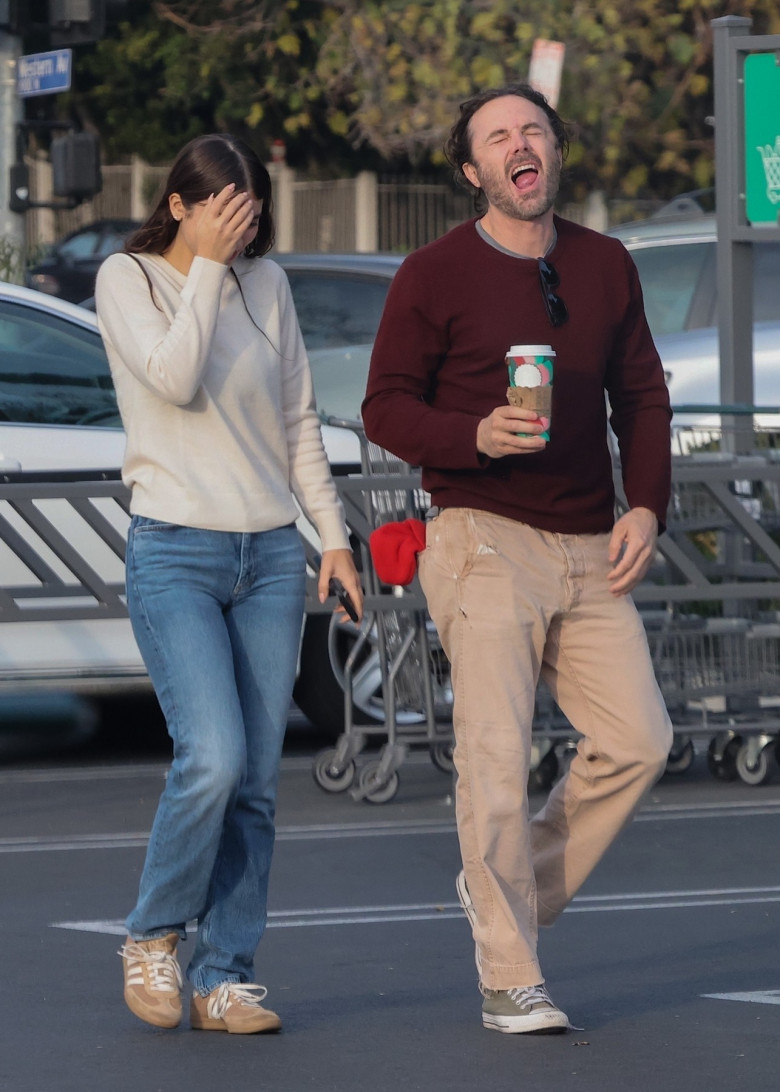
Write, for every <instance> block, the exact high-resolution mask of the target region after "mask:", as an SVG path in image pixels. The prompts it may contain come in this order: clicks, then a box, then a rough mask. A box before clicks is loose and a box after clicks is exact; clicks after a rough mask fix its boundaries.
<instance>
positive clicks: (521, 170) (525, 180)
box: [509, 163, 539, 191]
mask: <svg viewBox="0 0 780 1092" xmlns="http://www.w3.org/2000/svg"><path fill="white" fill-rule="evenodd" d="M538 175H539V168H538V166H537V165H536V164H535V163H520V164H518V166H516V167H513V168H512V173H511V174H510V176H509V177H510V179H511V180H512V185H513V186H514V187H515V189H518V190H521V191H522V190H528V189H531V187H532V186H533V185H534V183H535V182H536V179H537V177H538Z"/></svg>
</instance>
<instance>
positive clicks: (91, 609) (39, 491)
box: [0, 451, 780, 622]
mask: <svg viewBox="0 0 780 1092" xmlns="http://www.w3.org/2000/svg"><path fill="white" fill-rule="evenodd" d="M774 454H775V453H774V452H771V451H770V452H765V453H757V454H754V455H750V456H740V455H730V454H728V453H724V452H717V451H713V452H700V453H696V454H690V455H685V456H676V457H675V458H673V460H672V464H673V465H672V480H673V490H672V503H671V505H670V508H669V515H668V527H667V533H666V534H665V535H663V536H662V537H661V538H660V539H659V543H658V551H659V560H658V563H657V564H656V565H655V566H654V567H653V569H652V570H651V572H650V574H649V575H648V577H647V579H646V580H645V581H644V582H643V583H642V584H641V585H640V586H639V587H638V588H637V589H636V591H635V592H634V598H635V600H636V601H637V602H638V603H640V604H658V605H661V604H664V605H667V606H679V605H681V604H684V603H690V602H715V601H723V602H730V603H734V602H735V601H738V600H746V601H756V600H761V601H767V600H778V601H779V602H780V546H779V545H778V543H777V541H776V540H775V537H773V536H776V537H777V538H778V539H780V460H777V459H775V458H774ZM336 484H337V487H338V490H339V493H340V495H341V498H342V501H343V503H344V507H345V510H346V515H347V523H348V525H349V527H350V531H351V534H352V538H353V543H354V545H355V546H356V548H358V547H361V548H362V549H361V550H360V552H361V554H362V555H363V557H364V558H365V557H367V556H368V552H367V543H368V536H369V535H370V533H371V531H372V530H373V523H372V520H371V517H370V515H369V514H367V507H366V496H367V494H368V493H371V492H375V491H385V492H386V491H387V490H388V489H396V490H397V489H398V488H399V487H400V488H403V489H408V490H410V491H412V492H419V491H420V490H421V483H420V474H419V472H418V471H415V470H411V471H410V472H409V474H408V477H406V478H403V479H399V477H398V475H397V474H389V475H382V474H372V475H371V476H370V477H366V476H364V475H361V474H356V475H350V476H348V477H339V478H337V479H336ZM615 489H616V494H617V498H618V508H619V509H620V508H625V507H627V502H626V498H625V494H624V492H623V487H622V482H621V480H620V473H619V469H618V468H616V471H615ZM128 523H129V494H128V491H127V490H126V488H125V487H124V485H123V484H122V482H121V480H120V478H119V474H118V472H117V471H92V472H87V473H82V474H79V475H78V476H76V475H74V474H73V473H70V472H68V473H65V472H62V473H42V472H35V473H13V474H8V473H6V474H3V475H1V476H0V549H1V550H2V553H0V622H21V621H29V620H36V621H62V620H74V619H90V618H95V617H99V618H118V617H123V616H125V615H126V613H127V611H126V607H125V603H124V582H123V580H122V579H121V578H118V577H116V576H115V577H113V578H108V577H106V575H105V568H106V567H105V565H101V564H99V563H98V561H97V560H96V557H95V556H93V555H96V554H99V553H100V554H105V551H106V550H107V551H108V553H109V555H110V556H112V557H113V559H114V568H116V566H117V564H120V565H121V564H123V562H124V551H125V534H126V527H127V524H128ZM123 525H124V531H123V529H122V528H123ZM302 538H303V543H304V549H305V552H306V557H307V561H308V563H309V566H310V570H311V571H312V572H316V560H317V547H316V545H315V544H314V543H313V542H311V541H309V540H308V539H307V538H305V536H302ZM10 560H13V562H14V564H15V566H16V569H17V571H19V568H20V567H21V570H23V572H24V574H26V577H23V578H21V579H17V580H15V581H9V579H8V577H7V570H8V567H9V561H10ZM364 564H365V561H364ZM390 591H391V590H390V589H388V594H384V592H382V593H381V594H371V592H370V591H369V595H368V598H367V601H366V609H367V610H369V611H375V610H379V611H384V610H420V609H425V601H424V597H423V595H422V591H421V590H420V588H419V585H418V584H417V582H416V581H415V582H414V583H413V584H412V585H410V586H409V587H408V588H404V589H392V594H390ZM331 606H332V604H328V605H323V604H320V603H319V601H318V599H317V596H316V578H315V577H314V576H310V578H309V588H308V596H307V603H306V609H307V612H309V613H323V612H326V611H329V610H330V609H331Z"/></svg>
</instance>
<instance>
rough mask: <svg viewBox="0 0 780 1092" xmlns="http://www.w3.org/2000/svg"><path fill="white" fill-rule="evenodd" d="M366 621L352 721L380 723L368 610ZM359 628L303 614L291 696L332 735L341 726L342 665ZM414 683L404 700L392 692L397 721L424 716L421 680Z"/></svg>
mask: <svg viewBox="0 0 780 1092" xmlns="http://www.w3.org/2000/svg"><path fill="white" fill-rule="evenodd" d="M365 624H367V625H368V626H369V629H368V630H367V633H366V639H365V641H364V643H363V644H362V646H361V648H360V651H359V653H358V657H357V660H356V663H355V665H354V668H353V672H352V723H353V724H368V725H381V724H383V723H384V721H385V706H384V692H383V686H382V682H383V680H382V669H381V663H380V659H379V648H378V641H377V633H376V625H375V624H372V619H371V617H370V616H369V617H368V621H367V623H366V622H364V625H365ZM360 632H361V630H360V626H356V625H354V623H352V622H339V621H337V620H336V618H335V617H334V616H333V615H324V614H311V615H309V616H308V618H307V619H306V628H305V630H304V634H303V642H302V645H301V669H300V672H299V674H298V679H297V681H296V683H295V690H294V691H293V698H294V699H295V703H296V705H297V706H298V708H299V709H300V710H301V712H302V713H303V714H304V716H306V717H308V719H309V720H310V721H311V722H312V724H313V725H314V726H315V727H317V728H320V729H322V730H323V731H325V732H328V733H331V734H332V735H334V736H337V735H339V734H340V733H341V732H343V731H344V727H345V724H344V713H345V707H344V669H345V666H346V663H347V659H348V657H349V655H350V653H351V652H352V649H353V648H354V646H355V643H356V641H357V640H358V636H359V634H360ZM412 689H414V688H412ZM416 689H417V693H416V694H415V693H412V694H410V695H409V696H408V698H407V700H403V699H399V698H398V696H397V697H396V702H397V705H396V723H397V725H398V726H399V727H403V725H409V724H419V723H421V722H422V721H423V720H424V719H425V713H424V707H423V694H422V686H421V685H419V686H418V687H417V688H416Z"/></svg>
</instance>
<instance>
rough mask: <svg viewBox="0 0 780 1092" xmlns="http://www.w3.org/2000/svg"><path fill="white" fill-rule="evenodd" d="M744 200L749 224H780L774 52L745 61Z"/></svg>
mask: <svg viewBox="0 0 780 1092" xmlns="http://www.w3.org/2000/svg"><path fill="white" fill-rule="evenodd" d="M744 78H745V187H746V188H745V198H746V215H747V219H748V222H749V223H751V224H773V225H775V226H777V225H778V223H780V221H779V220H778V217H779V216H780V64H778V55H777V54H776V53H751V54H749V56H747V57H746V58H745V71H744Z"/></svg>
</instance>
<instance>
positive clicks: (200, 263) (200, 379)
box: [96, 134, 362, 1033]
mask: <svg viewBox="0 0 780 1092" xmlns="http://www.w3.org/2000/svg"><path fill="white" fill-rule="evenodd" d="M272 242H273V224H272V218H271V181H270V177H269V175H268V172H267V171H266V169H265V167H264V166H263V165H262V164H261V163H260V161H259V160H258V158H257V157H256V155H255V154H254V152H252V150H251V149H250V148H248V147H247V146H246V145H245V144H243V143H242V142H241V141H239V140H236V139H235V138H233V137H230V136H226V135H222V134H219V135H212V136H205V137H199V138H197V139H196V140H193V141H191V142H190V143H189V144H187V145H186V147H185V148H183V150H182V151H181V152H180V154H179V156H178V158H177V159H176V162H175V163H174V165H173V167H172V169H171V172H170V175H169V177H168V180H167V182H166V185H165V189H164V193H163V196H162V197H161V199H160V201H159V203H158V205H157V207H156V208H155V210H154V212H153V213H152V214H151V216H150V217H149V219H148V220H147V221H146V223H145V224H143V225H142V227H140V228H139V229H138V231H136V232H135V234H134V235H132V236H131V237H130V239H129V240H128V242H127V246H126V251H125V253H123V254H115V255H112V256H111V257H110V258H108V259H107V260H106V261H105V263H104V264H103V266H102V267H101V269H100V273H99V276H98V281H97V289H96V299H97V312H98V318H99V321H100V328H101V332H102V334H103V338H104V341H105V344H106V350H107V352H108V357H109V361H110V364H111V371H112V375H113V377H114V382H115V385H116V391H117V398H118V401H119V407H120V411H121V414H122V420H123V422H124V425H125V429H126V431H127V448H126V453H125V461H124V467H123V477H124V480H125V482H126V483H127V484H128V485H129V486H130V487H131V489H132V504H131V512H132V521H131V524H130V531H129V537H128V543H127V566H126V568H127V601H128V609H129V612H130V618H131V621H132V624H133V631H134V633H135V636H136V640H137V641H138V646H139V648H140V650H141V653H142V655H143V657H144V661H145V663H146V666H147V669H148V671H149V675H150V678H151V680H152V683H153V685H154V688H155V691H156V693H157V697H158V699H159V702H160V706H161V708H162V710H163V712H164V714H165V718H166V722H167V727H168V731H169V733H170V736H171V738H172V740H173V764H172V767H171V770H170V774H169V776H168V779H167V783H166V787H165V790H164V792H163V794H162V797H161V799H160V804H159V807H158V811H157V816H156V818H155V821H154V826H153V829H152V834H151V838H150V841H149V848H148V851H147V856H146V863H145V866H144V870H143V874H142V877H141V884H140V892H139V897H138V902H137V905H136V907H135V909H134V910H133V911H132V912H131V914H130V915H129V917H128V919H127V930H128V933H129V936H128V938H127V940H126V942H125V944H124V946H123V948H122V949H121V951H120V955H122V957H123V960H124V969H125V1000H126V1002H127V1004H128V1006H129V1007H130V1009H131V1010H132V1011H133V1012H134V1013H135V1014H136V1016H139V1017H140V1018H141V1019H142V1020H145V1021H147V1022H148V1023H151V1024H155V1025H157V1026H158V1027H176V1026H177V1025H178V1023H179V1022H180V1020H181V1011H182V1005H181V986H182V976H181V971H180V969H179V965H178V963H177V960H176V946H177V943H178V941H179V940H184V939H185V938H186V930H185V924H186V922H188V921H192V920H194V921H196V922H197V934H196V937H195V944H194V951H193V953H192V957H191V959H190V962H189V966H188V968H187V977H188V979H189V981H190V982H191V983H192V986H193V996H192V1001H191V1006H190V1022H191V1025H192V1027H194V1028H202V1029H207V1030H222V1031H229V1032H241V1033H251V1032H260V1031H274V1030H277V1029H278V1028H279V1027H280V1026H281V1022H280V1020H279V1017H278V1016H277V1015H276V1014H275V1013H273V1012H270V1011H269V1010H267V1009H265V1008H263V1007H262V1005H261V1001H262V1000H263V998H264V997H265V994H266V990H265V988H264V987H263V986H259V985H257V984H256V983H254V982H253V981H252V979H253V960H254V954H255V950H256V948H257V945H258V943H259V941H260V938H261V936H262V933H263V929H264V927H265V922H266V896H267V887H268V872H269V868H270V864H271V854H272V849H273V841H274V809H275V798H276V787H277V780H278V771H279V759H280V754H281V747H282V738H283V735H284V729H285V724H286V720H287V714H288V711H289V706H290V697H291V693H292V687H293V681H294V676H295V669H296V662H297V654H298V643H299V638H300V632H301V624H302V619H303V609H304V586H305V563H304V555H303V550H302V547H301V542H300V538H299V536H298V532H297V530H296V528H295V520H296V518H297V516H298V508H297V507H296V504H295V500H297V501H298V502H299V503H300V506H301V508H302V509H303V511H304V512H305V513H306V515H307V517H308V518H309V519H310V520H311V522H312V523H313V524H314V525H315V526H316V528H317V531H318V533H319V535H320V538H321V541H322V565H321V569H320V574H319V581H318V594H319V598H320V601H324V600H325V599H326V598H327V595H328V585H329V581H330V579H331V578H332V577H336V578H338V579H340V580H341V581H342V582H343V584H344V585H345V587H346V590H347V591H348V592H349V594H350V595H351V597H352V600H353V602H354V603H355V605H356V607H357V609H358V612H360V610H361V609H362V598H361V590H360V584H359V580H358V574H357V572H356V570H355V567H354V564H353V561H352V553H351V551H350V549H349V542H348V537H347V530H346V527H345V525H344V513H343V510H342V507H341V504H340V502H339V500H338V496H337V493H336V490H335V487H334V485H333V481H332V479H331V476H330V469H329V466H328V462H327V459H326V456H325V452H324V449H323V446H322V437H321V434H320V428H319V422H318V418H317V415H316V411H315V407H314V398H313V394H312V385H311V377H310V375H309V369H308V362H307V359H306V353H305V351H304V346H303V342H302V339H301V334H300V330H299V327H298V322H297V319H296V316H295V310H294V307H293V302H292V298H291V295H290V289H289V285H288V283H287V279H286V277H285V274H284V273H283V272H282V270H281V269H280V268H279V266H277V265H276V264H275V263H274V262H271V261H269V260H267V259H264V258H263V255H264V254H266V253H267V251H268V250H269V248H270V247H271V245H272Z"/></svg>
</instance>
